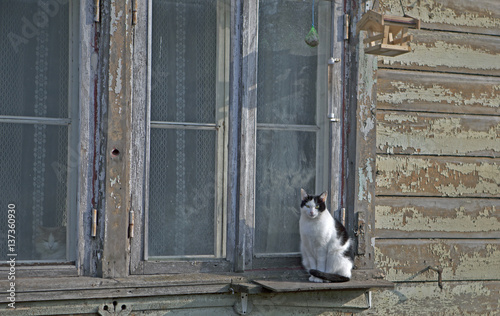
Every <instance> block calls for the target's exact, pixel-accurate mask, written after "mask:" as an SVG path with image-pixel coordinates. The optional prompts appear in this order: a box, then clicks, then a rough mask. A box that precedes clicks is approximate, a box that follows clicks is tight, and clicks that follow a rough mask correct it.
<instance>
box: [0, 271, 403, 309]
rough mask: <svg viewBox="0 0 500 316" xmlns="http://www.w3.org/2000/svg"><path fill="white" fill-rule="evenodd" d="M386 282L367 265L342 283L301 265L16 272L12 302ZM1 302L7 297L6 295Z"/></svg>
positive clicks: (367, 286) (383, 285)
mask: <svg viewBox="0 0 500 316" xmlns="http://www.w3.org/2000/svg"><path fill="white" fill-rule="evenodd" d="M393 287H394V285H393V283H391V282H388V281H385V280H382V279H374V278H370V273H367V271H360V270H357V271H354V275H353V279H352V280H351V281H349V282H345V283H312V282H309V281H307V275H306V274H305V272H304V271H298V270H274V271H250V272H246V273H241V274H240V273H221V274H209V273H197V274H169V275H144V276H129V277H126V278H115V279H102V278H93V277H60V278H53V277H52V278H47V277H41V278H36V279H34V278H16V280H15V293H16V303H17V302H30V301H36V302H41V301H54V300H75V299H78V300H86V299H96V298H99V299H119V298H135V297H144V296H148V297H152V296H169V295H187V294H224V293H225V294H232V293H247V294H257V293H271V292H299V291H325V290H330V291H343V290H344V291H347V290H365V291H368V290H372V289H377V288H379V289H391V288H393ZM0 288H2V289H8V288H10V281H8V280H7V278H5V279H4V280H2V281H0ZM0 303H3V304H5V303H9V301H8V300H7V297H6V296H3V297H2V298H1V299H0Z"/></svg>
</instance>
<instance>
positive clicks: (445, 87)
mask: <svg viewBox="0 0 500 316" xmlns="http://www.w3.org/2000/svg"><path fill="white" fill-rule="evenodd" d="M377 91H378V94H377V109H386V110H404V111H425V112H440V113H459V114H483V115H500V78H498V77H485V76H471V75H458V74H447V73H432V72H421V71H401V70H393V69H380V70H379V71H378V76H377Z"/></svg>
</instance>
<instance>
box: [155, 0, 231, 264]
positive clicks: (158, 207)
mask: <svg viewBox="0 0 500 316" xmlns="http://www.w3.org/2000/svg"><path fill="white" fill-rule="evenodd" d="M152 6H153V7H152V17H151V24H152V31H151V39H152V41H151V48H150V49H151V52H152V59H151V105H150V124H149V126H150V141H149V153H150V154H149V183H148V191H149V192H148V208H147V209H148V212H147V214H148V218H147V223H146V225H147V235H146V236H147V237H146V244H147V248H146V251H147V255H146V258H147V259H148V260H155V259H157V260H162V259H173V258H190V257H191V258H193V257H194V258H221V257H223V256H224V245H225V241H224V238H223V237H224V234H225V222H224V218H225V215H224V213H225V206H224V203H223V191H224V181H223V174H224V170H225V162H224V155H225V150H224V149H225V147H226V145H225V139H226V137H225V123H224V122H225V120H226V111H227V109H226V108H227V104H226V103H227V100H228V98H227V90H226V89H225V88H226V82H227V80H228V79H227V63H228V60H227V58H226V55H225V51H226V45H227V43H226V38H225V33H224V32H225V28H226V25H225V21H226V14H227V12H226V11H225V7H224V6H221V5H220V4H219V2H218V1H217V0H210V1H207V0H189V1H165V0H154V1H153V2H152ZM194 231H196V233H194Z"/></svg>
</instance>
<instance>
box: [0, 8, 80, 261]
mask: <svg viewBox="0 0 500 316" xmlns="http://www.w3.org/2000/svg"><path fill="white" fill-rule="evenodd" d="M77 4H78V2H77V1H37V0H22V1H19V0H5V1H0V29H1V30H2V35H0V47H2V49H1V50H0V69H1V72H2V76H0V100H2V102H1V103H0V120H1V122H0V203H1V205H2V206H3V207H6V206H7V204H8V203H11V204H13V205H15V210H16V228H15V230H16V247H15V251H16V253H17V260H22V261H57V262H66V261H71V260H74V259H75V253H76V252H75V249H76V240H75V238H74V236H73V235H71V237H72V238H67V237H69V235H68V234H69V233H70V232H72V231H73V232H74V231H75V224H76V223H74V222H72V221H71V220H69V218H70V217H72V216H73V214H74V212H75V204H76V199H70V198H69V197H70V196H74V195H75V192H76V181H72V180H75V179H74V177H73V176H72V175H73V174H74V173H75V172H76V171H75V168H77V161H78V157H76V158H75V155H73V156H72V160H71V161H70V160H69V159H70V158H69V157H70V155H69V149H68V148H69V145H70V144H69V143H70V141H69V139H77V138H78V135H76V136H75V135H73V134H74V133H71V135H69V134H70V132H69V130H70V128H69V126H68V123H69V122H71V120H73V119H76V118H70V114H69V113H70V112H71V111H70V109H71V107H74V108H75V109H76V107H77V106H78V104H70V102H69V100H70V99H71V96H70V94H71V93H70V91H72V90H73V91H76V89H77V88H75V87H73V86H72V85H71V84H70V78H69V77H70V70H71V62H72V60H73V61H74V62H76V63H78V58H77V57H76V58H70V53H71V50H70V43H71V40H72V39H71V38H70V36H71V35H70V34H71V32H70V31H71V29H70V28H71V27H75V28H76V27H77V25H78V24H77V23H78V21H76V20H71V21H70V12H73V11H72V10H74V8H77V6H78V5H77ZM73 40H77V39H73ZM76 53H77V52H76ZM75 69H76V67H75ZM12 116H15V117H16V118H15V119H26V117H36V119H35V120H31V121H32V123H30V120H27V121H26V120H25V122H26V123H25V124H15V123H13V122H14V120H13V118H12ZM45 118H56V120H54V121H53V124H54V125H45V124H44V122H43V120H44V119H45ZM57 119H61V120H57ZM36 120H38V121H36ZM76 134H77V132H76ZM75 160H76V163H75ZM70 167H71V168H70ZM69 179H72V180H69ZM67 227H70V229H67ZM0 234H1V235H2V236H7V225H5V226H1V227H0ZM67 241H68V242H67ZM70 243H72V244H70ZM67 249H71V251H68V250H67ZM8 250H9V249H7V243H4V244H3V245H0V255H1V256H2V258H7V253H8Z"/></svg>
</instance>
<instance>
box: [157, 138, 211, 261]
mask: <svg viewBox="0 0 500 316" xmlns="http://www.w3.org/2000/svg"><path fill="white" fill-rule="evenodd" d="M215 137H216V133H215V131H195V130H174V129H151V145H150V146H151V149H150V152H151V158H150V161H151V165H150V176H149V223H148V225H149V226H148V230H149V238H148V247H149V248H148V254H149V256H150V257H154V256H183V255H213V254H214V225H215V222H214V207H215V199H214V193H215V187H214V185H215Z"/></svg>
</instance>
